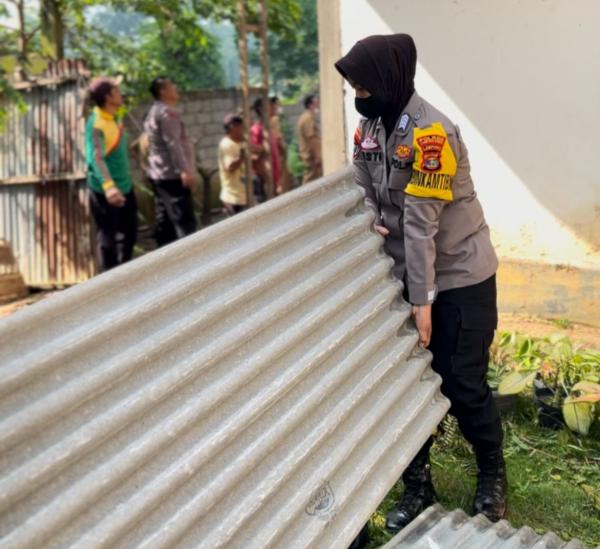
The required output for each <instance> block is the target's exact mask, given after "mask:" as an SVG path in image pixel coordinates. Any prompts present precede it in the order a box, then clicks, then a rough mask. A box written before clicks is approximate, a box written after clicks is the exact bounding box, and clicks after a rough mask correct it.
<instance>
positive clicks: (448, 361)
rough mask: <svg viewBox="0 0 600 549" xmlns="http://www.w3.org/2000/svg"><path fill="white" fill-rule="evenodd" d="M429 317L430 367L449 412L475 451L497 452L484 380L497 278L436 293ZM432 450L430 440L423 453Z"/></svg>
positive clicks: (495, 417)
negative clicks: (444, 397) (446, 400)
mask: <svg viewBox="0 0 600 549" xmlns="http://www.w3.org/2000/svg"><path fill="white" fill-rule="evenodd" d="M431 317H432V334H431V342H430V344H429V350H430V351H431V352H432V354H433V361H432V364H431V367H432V368H433V369H434V370H435V371H436V372H437V373H438V374H439V375H440V376H441V378H442V393H443V394H444V395H445V396H446V397H447V398H448V399H449V400H450V404H451V407H450V413H451V414H452V415H453V416H455V417H456V419H457V420H458V425H459V427H460V430H461V431H462V433H463V435H464V437H465V438H466V439H467V440H468V441H469V442H470V443H471V444H472V445H473V449H474V450H475V452H476V453H488V452H496V451H499V450H500V449H501V448H502V437H503V435H502V425H501V423H500V415H499V414H498V409H497V408H496V403H495V402H494V399H493V397H492V391H491V390H490V388H489V386H488V384H487V380H486V374H487V369H488V361H489V347H490V345H491V343H492V340H493V339H494V330H495V329H496V326H497V323H498V310H497V306H496V277H495V275H494V276H492V277H490V278H488V279H487V280H485V281H483V282H481V283H479V284H475V285H473V286H467V287H465V288H457V289H454V290H447V291H444V292H440V293H439V294H438V297H437V299H436V301H435V303H434V304H433V306H432V311H431ZM430 446H431V441H428V443H427V444H426V445H425V447H424V448H423V451H425V452H427V451H428V450H429V447H430ZM421 453H422V452H419V454H421Z"/></svg>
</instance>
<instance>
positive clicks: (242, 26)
mask: <svg viewBox="0 0 600 549" xmlns="http://www.w3.org/2000/svg"><path fill="white" fill-rule="evenodd" d="M237 19H238V21H237V23H238V24H237V33H238V49H239V51H240V81H241V82H240V83H241V86H242V110H243V114H244V137H245V140H246V163H245V166H246V193H247V197H248V206H254V192H253V188H252V158H251V154H250V121H251V117H250V79H249V76H248V37H247V34H246V3H245V0H237Z"/></svg>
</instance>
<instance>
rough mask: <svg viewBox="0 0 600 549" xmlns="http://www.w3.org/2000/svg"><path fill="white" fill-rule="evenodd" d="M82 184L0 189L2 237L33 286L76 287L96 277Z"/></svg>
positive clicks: (36, 185)
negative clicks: (57, 285) (71, 285)
mask: <svg viewBox="0 0 600 549" xmlns="http://www.w3.org/2000/svg"><path fill="white" fill-rule="evenodd" d="M89 216H90V213H89V205H88V199H87V191H86V185H85V182H84V181H52V182H48V183H45V184H35V185H0V238H3V239H5V240H6V241H8V242H9V243H10V245H11V247H12V250H13V253H14V256H15V258H16V260H17V264H18V266H19V270H20V272H21V274H22V275H23V278H24V279H25V282H26V284H28V285H29V286H46V285H53V284H75V283H78V282H82V281H84V280H87V279H88V278H90V277H91V276H93V274H94V269H95V266H94V265H95V264H94V251H93V248H92V235H91V227H90V222H89V219H90V217H89Z"/></svg>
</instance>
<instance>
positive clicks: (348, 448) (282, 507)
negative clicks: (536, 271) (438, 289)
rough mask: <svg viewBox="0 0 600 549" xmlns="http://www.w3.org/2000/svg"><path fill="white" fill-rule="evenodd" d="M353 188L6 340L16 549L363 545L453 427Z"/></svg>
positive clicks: (2, 374) (318, 193)
mask: <svg viewBox="0 0 600 549" xmlns="http://www.w3.org/2000/svg"><path fill="white" fill-rule="evenodd" d="M371 223H372V217H371V214H368V213H366V212H365V209H364V206H362V200H361V193H360V192H359V190H358V188H357V187H356V186H355V185H354V184H353V183H352V182H351V176H350V172H349V171H343V172H341V173H338V174H335V175H334V176H330V177H327V178H324V179H322V180H320V181H319V182H316V183H312V184H310V185H307V186H304V187H303V188H301V189H299V190H297V191H295V192H292V193H289V194H287V195H285V196H283V197H280V198H278V199H275V200H273V201H270V202H269V203H267V204H264V205H262V206H259V207H256V208H253V209H251V210H249V211H248V212H246V213H244V214H241V215H238V216H235V217H234V218H232V219H229V220H227V221H224V222H222V223H219V224H217V225H214V226H212V227H210V228H208V229H205V230H203V231H200V232H199V233H196V234H195V235H192V236H190V237H188V238H186V239H184V240H181V241H178V242H176V243H174V244H172V245H170V246H168V247H166V248H163V249H160V250H157V251H155V252H153V253H151V254H148V255H147V256H144V257H142V258H140V259H138V260H135V261H133V262H131V263H129V264H127V265H124V266H122V267H120V268H118V269H115V270H113V271H110V272H108V273H105V274H102V275H100V276H98V277H96V278H94V279H93V280H91V281H89V282H86V283H84V284H82V285H80V286H77V287H75V288H72V289H69V290H67V291H65V292H63V293H61V294H59V295H56V296H53V297H50V298H48V299H47V300H44V301H43V302H40V303H38V304H35V305H33V306H31V307H29V308H27V309H26V310H22V311H19V312H17V313H16V314H14V315H13V316H11V317H9V318H8V319H4V320H2V321H0V356H2V361H1V363H0V417H1V418H2V419H1V422H0V470H1V473H2V474H1V478H0V536H1V538H0V547H3V548H7V547H11V548H17V547H19V548H20V547H28V548H30V547H44V548H50V547H72V546H73V547H83V548H86V549H89V548H96V547H107V548H108V547H110V548H119V547H122V548H131V547H149V548H150V547H151V548H153V549H156V548H160V547H165V548H166V547H194V548H197V547H203V548H211V549H213V548H216V547H227V548H237V547H239V548H242V547H243V548H245V549H248V548H257V549H258V548H260V549H264V548H268V547H271V548H294V547H319V548H327V549H331V548H336V547H339V548H344V547H346V546H347V545H348V544H349V543H350V542H351V540H352V539H353V538H354V536H355V535H356V534H357V533H358V531H359V530H360V528H361V526H362V525H363V523H364V522H365V521H366V520H367V519H368V517H369V516H370V514H371V512H372V511H373V510H374V509H375V508H376V507H377V505H378V504H379V503H380V501H381V500H382V499H383V498H384V496H385V495H386V493H387V492H388V490H389V489H390V488H391V487H392V485H393V484H394V483H395V481H396V480H397V479H398V477H399V476H400V474H401V473H402V471H403V470H404V468H405V467H406V464H407V463H408V461H409V460H410V459H411V458H412V456H413V455H414V454H415V453H416V452H417V450H418V448H419V447H420V445H421V444H422V443H423V442H424V441H425V439H426V438H427V437H428V436H429V434H430V433H431V432H432V430H433V429H434V427H435V426H436V425H437V423H438V422H439V421H440V419H441V418H442V416H443V415H444V414H445V412H446V410H447V408H448V402H447V401H446V399H444V398H443V397H442V396H441V394H440V392H439V385H440V380H439V378H438V376H437V375H435V374H433V372H432V371H431V370H430V368H429V365H428V364H429V360H430V355H429V353H427V352H424V351H420V350H418V348H417V347H416V343H417V335H416V333H415V331H414V330H413V329H410V328H409V327H407V325H406V321H407V319H408V318H409V314H410V311H409V306H408V305H407V304H405V303H403V302H401V301H400V299H399V291H400V286H399V284H398V283H397V282H395V281H393V280H392V279H391V275H390V268H391V260H390V259H389V258H388V257H386V256H385V255H384V254H383V252H382V250H381V246H382V239H381V237H380V236H378V235H376V234H375V233H374V232H373V231H372V230H370V228H369V227H370V224H371Z"/></svg>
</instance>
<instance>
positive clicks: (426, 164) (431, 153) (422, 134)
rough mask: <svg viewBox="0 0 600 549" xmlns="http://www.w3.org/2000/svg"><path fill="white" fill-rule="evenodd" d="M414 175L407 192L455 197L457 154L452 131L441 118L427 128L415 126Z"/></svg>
mask: <svg viewBox="0 0 600 549" xmlns="http://www.w3.org/2000/svg"><path fill="white" fill-rule="evenodd" d="M413 146H414V149H415V160H414V162H413V175H412V178H411V180H410V181H409V183H408V185H407V186H406V189H405V190H404V192H405V193H406V194H410V195H412V196H420V197H423V198H439V199H441V200H448V201H451V200H452V199H453V198H454V197H453V194H452V178H453V177H454V176H455V175H456V169H457V165H456V157H455V156H454V153H453V152H452V149H451V148H450V144H449V143H448V135H447V134H446V131H445V130H444V127H443V126H442V125H441V124H440V123H439V122H434V123H433V124H432V125H431V126H428V127H427V128H423V129H421V128H415V129H414V134H413Z"/></svg>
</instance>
